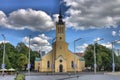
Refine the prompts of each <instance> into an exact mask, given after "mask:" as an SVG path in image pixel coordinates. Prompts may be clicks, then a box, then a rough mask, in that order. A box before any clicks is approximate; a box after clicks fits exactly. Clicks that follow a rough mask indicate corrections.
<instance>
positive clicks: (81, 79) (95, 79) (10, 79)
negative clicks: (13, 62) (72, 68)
mask: <svg viewBox="0 0 120 80" xmlns="http://www.w3.org/2000/svg"><path fill="white" fill-rule="evenodd" d="M14 78H15V75H5V76H4V77H3V76H0V80H14ZM26 80H120V75H108V74H96V75H95V74H92V73H89V74H79V75H78V76H75V75H62V74H61V75H30V76H26Z"/></svg>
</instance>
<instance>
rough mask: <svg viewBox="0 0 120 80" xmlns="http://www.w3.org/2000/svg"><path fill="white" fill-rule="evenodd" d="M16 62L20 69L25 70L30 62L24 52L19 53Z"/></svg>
mask: <svg viewBox="0 0 120 80" xmlns="http://www.w3.org/2000/svg"><path fill="white" fill-rule="evenodd" d="M16 63H17V68H18V69H20V70H25V68H26V65H27V64H28V58H27V57H26V55H24V54H18V57H17V61H16Z"/></svg>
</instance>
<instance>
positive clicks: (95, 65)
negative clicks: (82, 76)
mask: <svg viewBox="0 0 120 80" xmlns="http://www.w3.org/2000/svg"><path fill="white" fill-rule="evenodd" d="M101 40H103V38H100V39H99V40H96V41H94V73H95V74H96V68H97V64H96V46H95V44H96V43H97V42H98V41H101Z"/></svg>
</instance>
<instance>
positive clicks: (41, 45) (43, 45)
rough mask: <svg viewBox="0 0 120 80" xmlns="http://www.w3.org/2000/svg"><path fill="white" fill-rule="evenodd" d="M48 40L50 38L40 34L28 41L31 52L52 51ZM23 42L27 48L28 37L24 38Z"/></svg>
mask: <svg viewBox="0 0 120 80" xmlns="http://www.w3.org/2000/svg"><path fill="white" fill-rule="evenodd" d="M50 39H51V38H50V37H48V36H46V35H45V34H40V35H38V36H36V37H33V38H31V39H30V43H31V45H30V46H31V48H32V49H33V50H37V51H39V50H40V51H46V52H49V51H50V50H51V49H52V47H51V44H50V43H49V42H48V40H50ZM23 42H24V43H26V44H27V46H28V43H29V37H24V38H23Z"/></svg>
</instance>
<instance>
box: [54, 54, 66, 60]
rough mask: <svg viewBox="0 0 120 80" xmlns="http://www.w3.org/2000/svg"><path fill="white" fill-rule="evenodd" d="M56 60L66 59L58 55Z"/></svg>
mask: <svg viewBox="0 0 120 80" xmlns="http://www.w3.org/2000/svg"><path fill="white" fill-rule="evenodd" d="M56 60H64V61H66V59H65V58H64V57H63V56H62V55H60V56H58V58H57V59H56Z"/></svg>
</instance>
